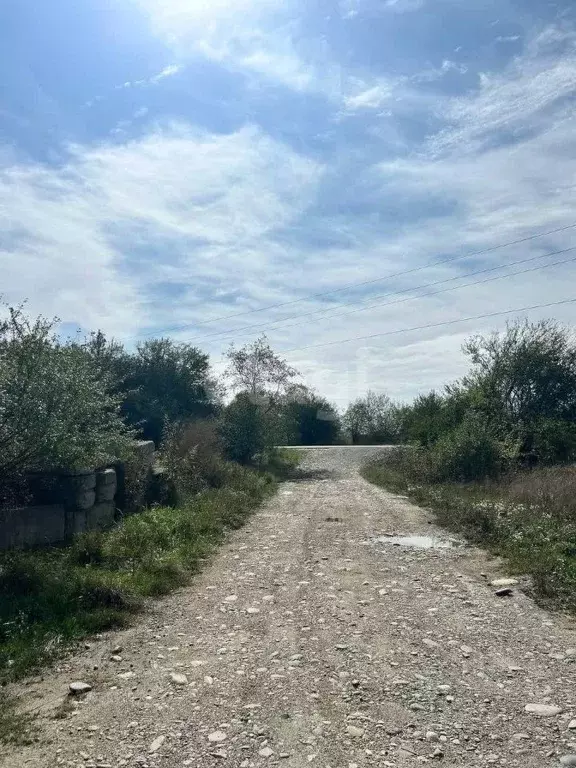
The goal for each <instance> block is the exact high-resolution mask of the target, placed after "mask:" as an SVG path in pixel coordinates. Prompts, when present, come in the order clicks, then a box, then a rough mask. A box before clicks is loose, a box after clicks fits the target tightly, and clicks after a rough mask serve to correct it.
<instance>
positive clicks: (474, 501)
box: [363, 452, 576, 612]
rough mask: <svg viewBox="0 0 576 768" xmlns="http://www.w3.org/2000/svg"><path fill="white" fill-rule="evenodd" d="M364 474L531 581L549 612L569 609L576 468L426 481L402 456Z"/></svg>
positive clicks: (574, 600)
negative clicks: (457, 480) (481, 478)
mask: <svg viewBox="0 0 576 768" xmlns="http://www.w3.org/2000/svg"><path fill="white" fill-rule="evenodd" d="M363 475H364V477H365V478H366V479H367V480H369V481H370V482H372V483H375V484H376V485H380V486H382V487H384V488H387V489H388V490H390V491H392V492H394V493H402V494H406V495H407V496H409V497H410V498H411V499H412V500H413V501H414V502H416V503H417V504H420V505H421V506H424V507H427V508H429V509H431V510H432V511H433V512H434V514H435V516H436V518H437V520H438V522H439V523H440V524H441V525H443V526H444V527H446V528H449V529H450V530H453V531H455V532H458V533H460V534H462V535H463V536H465V537H466V538H467V539H468V540H469V541H471V542H472V543H474V544H478V545H481V546H483V547H485V548H486V549H488V550H489V551H490V552H491V553H492V554H494V555H498V556H500V557H502V558H503V559H504V561H505V562H506V563H507V566H508V569H509V571H510V572H511V573H515V574H527V575H529V576H530V577H531V584H532V587H531V591H532V594H533V596H534V597H535V598H536V599H537V600H538V601H540V602H541V603H543V604H545V605H547V606H548V607H551V608H559V609H564V610H569V611H572V612H576V468H573V467H552V468H544V469H536V470H532V471H526V472H518V473H515V474H513V475H508V476H506V477H504V478H502V479H500V480H498V481H490V482H488V481H487V482H484V483H466V484H463V483H442V484H436V483H430V482H427V481H426V480H425V479H423V478H422V473H421V470H420V469H419V467H418V466H416V465H415V462H414V460H411V458H410V454H409V452H406V453H405V454H404V455H402V454H400V455H399V456H398V457H396V458H394V457H391V458H389V459H388V460H384V461H379V462H377V463H372V464H368V465H367V466H366V467H364V469H363Z"/></svg>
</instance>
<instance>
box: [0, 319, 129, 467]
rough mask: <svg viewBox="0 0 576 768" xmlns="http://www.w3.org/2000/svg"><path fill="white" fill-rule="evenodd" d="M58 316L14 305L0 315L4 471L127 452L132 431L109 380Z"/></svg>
mask: <svg viewBox="0 0 576 768" xmlns="http://www.w3.org/2000/svg"><path fill="white" fill-rule="evenodd" d="M55 322H56V321H48V320H45V319H44V318H42V317H40V318H38V319H37V320H35V321H32V320H30V319H29V318H27V317H26V316H25V315H24V314H23V312H22V310H21V309H20V308H16V309H14V308H9V310H8V317H7V318H6V319H5V320H4V321H3V322H0V476H1V477H3V478H14V477H15V476H17V475H18V474H19V473H20V474H21V473H23V472H24V470H28V469H45V468H53V467H58V468H60V467H63V468H66V469H76V468H83V467H87V466H89V467H90V466H98V465H101V464H104V463H105V462H107V461H110V459H113V458H120V457H123V456H124V455H126V454H127V452H128V451H129V449H130V444H131V432H130V430H129V429H128V428H127V427H126V426H125V424H124V422H123V420H122V418H121V416H120V399H119V398H118V397H117V396H115V395H112V394H111V392H110V386H111V382H110V381H109V379H108V378H107V377H106V376H105V375H104V374H103V373H102V372H101V371H100V369H99V368H98V367H97V366H96V365H95V364H94V362H93V361H92V360H91V359H90V358H89V357H88V356H87V355H86V354H85V353H84V352H83V351H82V350H81V349H80V348H78V347H77V346H75V345H73V344H66V343H62V342H60V341H59V340H58V338H57V337H56V336H55V335H54V333H53V328H54V326H55Z"/></svg>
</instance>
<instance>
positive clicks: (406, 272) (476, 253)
mask: <svg viewBox="0 0 576 768" xmlns="http://www.w3.org/2000/svg"><path fill="white" fill-rule="evenodd" d="M574 227H576V222H574V223H573V224H567V225H566V226H563V227H557V228H556V229H551V230H548V231H547V232H539V233H537V234H535V235H530V236H528V237H522V238H519V239H517V240H510V241H508V242H506V243H500V244H498V245H494V246H491V247H490V248H483V249H482V250H479V251H472V252H471V253H464V254H457V255H455V256H449V257H447V258H445V259H438V260H436V261H429V262H426V263H425V264H422V265H420V266H419V267H412V268H411V269H406V270H402V271H401V272H393V273H391V274H389V275H383V276H381V277H377V278H374V279H372V280H364V281H362V282H359V283H349V284H348V285H344V286H342V287H341V288H335V289H333V290H331V291H322V292H320V293H311V294H307V295H306V296H303V297H302V298H300V299H292V300H290V301H283V302H279V303H276V304H268V305H266V306H264V307H259V308H257V309H249V310H245V311H243V312H236V313H234V314H228V315H221V316H220V317H213V318H210V319H208V320H201V321H199V322H195V323H186V324H185V325H179V326H169V327H165V328H160V329H157V330H155V331H151V332H150V333H142V334H138V336H132V337H129V338H145V337H146V336H155V335H157V334H159V333H164V332H165V331H182V330H186V328H193V327H195V326H198V325H208V324H210V323H216V322H219V321H220V320H228V319H231V318H234V317H241V316H243V315H251V314H255V313H257V312H265V311H266V310H268V309H279V308H281V307H288V306H292V305H294V304H299V303H301V302H303V301H308V300H310V299H317V298H321V297H322V296H331V295H333V294H335V293H342V292H344V291H348V290H350V289H351V288H362V287H364V286H366V285H374V284H375V283H379V282H382V281H383V280H390V279H392V278H394V277H401V276H403V275H409V274H413V273H415V272H420V271H422V270H423V269H428V268H430V267H436V266H440V265H442V264H449V263H451V262H453V261H457V260H458V259H467V258H471V257H473V256H482V255H484V254H486V253H493V252H494V251H497V250H500V249H501V248H508V247H510V246H513V245H521V244H522V243H527V242H530V241H532V240H536V239H538V238H540V237H547V236H548V235H555V234H558V233H560V232H565V231H567V230H568V229H573V228H574Z"/></svg>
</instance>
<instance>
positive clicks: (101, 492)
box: [96, 483, 116, 504]
mask: <svg viewBox="0 0 576 768" xmlns="http://www.w3.org/2000/svg"><path fill="white" fill-rule="evenodd" d="M114 496H116V483H114V485H102V486H101V487H100V488H96V503H97V504H98V503H99V502H101V501H114Z"/></svg>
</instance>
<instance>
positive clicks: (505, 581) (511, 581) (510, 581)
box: [490, 579, 518, 587]
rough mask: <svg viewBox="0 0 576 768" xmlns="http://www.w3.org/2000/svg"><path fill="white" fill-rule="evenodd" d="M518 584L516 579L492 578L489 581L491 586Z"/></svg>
mask: <svg viewBox="0 0 576 768" xmlns="http://www.w3.org/2000/svg"><path fill="white" fill-rule="evenodd" d="M515 584H518V579H494V581H491V582H490V586H491V587H513V586H514V585H515Z"/></svg>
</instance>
